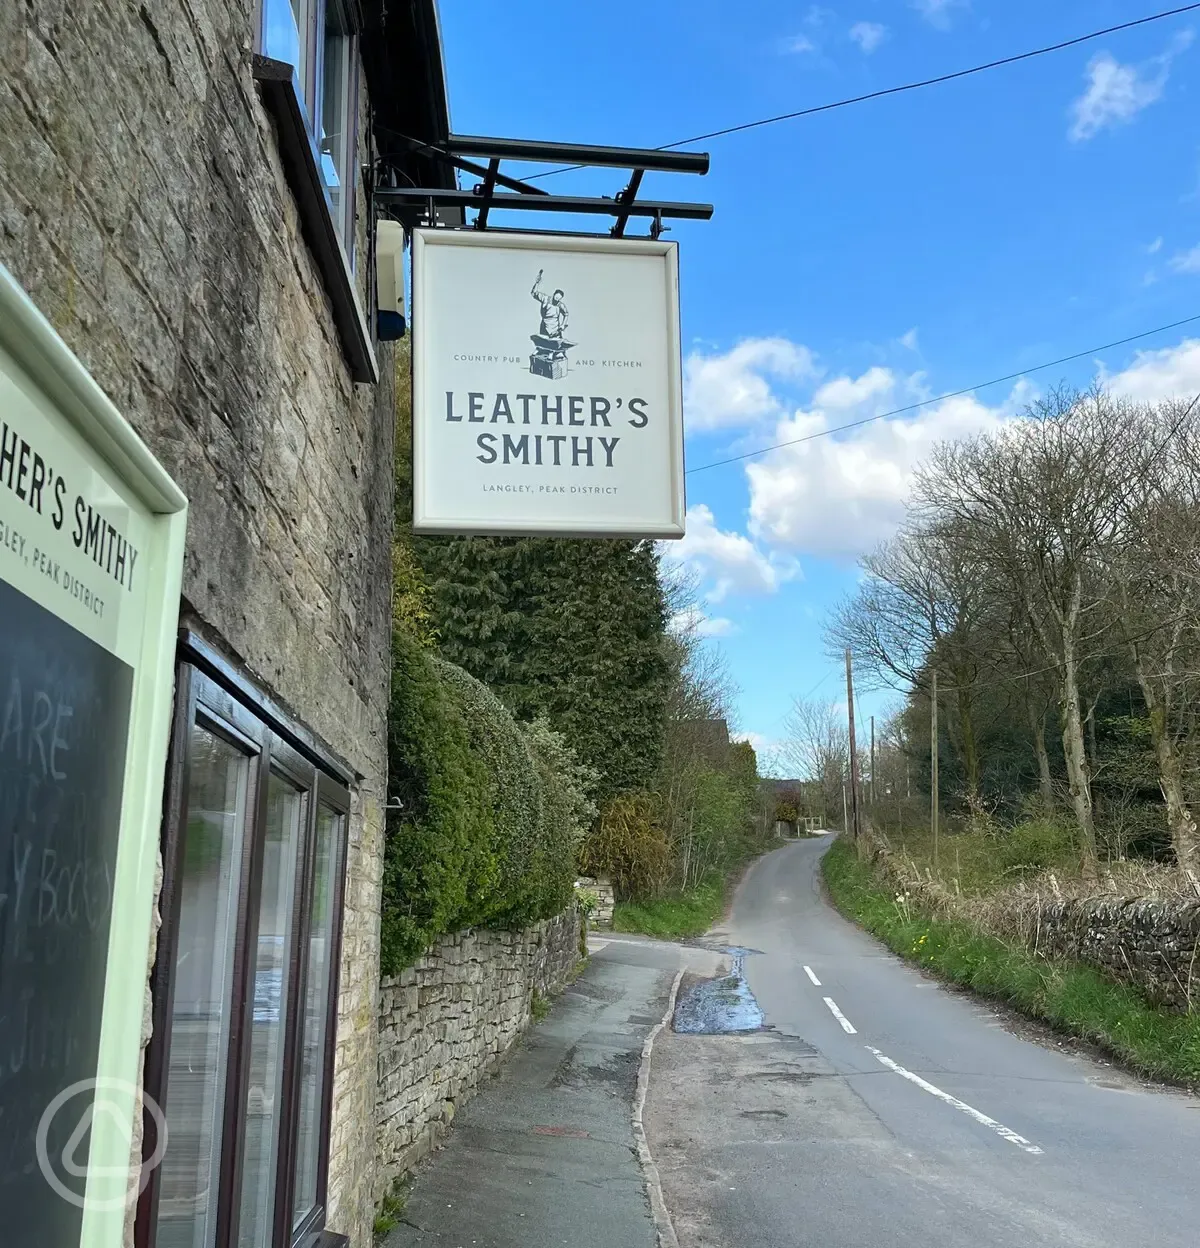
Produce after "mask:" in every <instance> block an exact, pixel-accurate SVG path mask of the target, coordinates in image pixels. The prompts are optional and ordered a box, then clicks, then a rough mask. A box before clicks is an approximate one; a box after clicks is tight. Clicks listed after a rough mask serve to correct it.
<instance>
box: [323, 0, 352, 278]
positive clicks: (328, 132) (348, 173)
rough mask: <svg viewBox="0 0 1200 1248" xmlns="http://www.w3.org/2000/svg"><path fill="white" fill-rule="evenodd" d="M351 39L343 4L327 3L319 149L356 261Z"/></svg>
mask: <svg viewBox="0 0 1200 1248" xmlns="http://www.w3.org/2000/svg"><path fill="white" fill-rule="evenodd" d="M351 52H352V39H351V30H350V23H349V22H348V21H347V20H346V11H345V9H344V7H343V4H342V0H326V9H325V30H324V40H323V44H322V48H321V92H320V95H319V97H318V103H317V116H318V117H319V118H320V121H319V125H318V131H319V140H318V147H319V149H320V152H321V176H322V177H323V178H324V180H325V196H326V198H327V199H328V200H329V208H330V211H331V212H332V213H333V219H334V225H335V226H336V228H337V231H338V237H340V238H341V239H343V241H344V243H345V246H346V254H347V256H349V258H350V260H351V262H353V259H354V216H353V213H352V211H351V209H352V205H353V198H354V196H353V190H354V174H353V171H354V149H353V147H352V146H351V144H350V140H351V138H352V137H353V134H354V127H353V125H352V124H351V115H350V110H351V108H352V107H353V105H354V103H355V100H354V94H355V93H354V91H353V84H352V81H351V64H352V62H351V59H350V58H351Z"/></svg>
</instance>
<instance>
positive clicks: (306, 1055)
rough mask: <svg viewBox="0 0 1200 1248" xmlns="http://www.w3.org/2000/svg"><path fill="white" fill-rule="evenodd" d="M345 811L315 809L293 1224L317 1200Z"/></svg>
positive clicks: (327, 808)
mask: <svg viewBox="0 0 1200 1248" xmlns="http://www.w3.org/2000/svg"><path fill="white" fill-rule="evenodd" d="M342 819H343V816H342V815H340V814H338V813H337V812H336V811H334V810H331V809H330V808H329V807H328V806H324V805H322V806H319V807H318V808H317V843H316V845H315V847H314V855H313V892H312V905H311V909H310V911H309V937H308V971H307V974H306V976H305V985H304V1020H303V1024H302V1027H301V1033H300V1044H301V1052H300V1114H299V1119H298V1121H297V1127H296V1190H295V1193H294V1196H295V1199H294V1202H293V1203H294V1216H293V1225H297V1224H299V1223H300V1222H301V1221H302V1220H303V1219H304V1217H305V1216H306V1215H307V1214H308V1213H309V1212H310V1210H311V1209H312V1208H313V1206H314V1205H316V1203H317V1186H318V1177H319V1175H318V1170H319V1166H320V1160H321V1136H320V1132H321V1105H322V1102H323V1101H324V1093H325V1036H326V1032H327V1030H328V1024H329V1011H330V1009H331V1008H332V1005H333V1003H332V1002H331V1000H330V998H329V986H330V971H331V970H332V968H331V966H330V959H331V958H332V956H333V948H334V936H335V933H334V930H333V920H334V905H333V902H334V895H335V891H336V883H337V876H336V872H337V865H338V852H339V848H338V847H339V846H340V844H341V841H342Z"/></svg>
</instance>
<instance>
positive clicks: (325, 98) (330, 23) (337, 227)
mask: <svg viewBox="0 0 1200 1248" xmlns="http://www.w3.org/2000/svg"><path fill="white" fill-rule="evenodd" d="M262 50H263V53H264V55H266V56H268V57H270V58H271V59H272V60H274V61H276V62H280V63H282V64H284V65H287V66H290V67H291V70H292V84H291V85H292V89H293V90H294V92H295V94H296V96H297V98H298V100H299V103H300V110H301V114H302V122H303V126H304V129H305V131H306V137H307V139H308V142H309V143H310V145H311V147H312V152H313V157H314V159H315V161H316V165H317V169H318V171H319V175H320V182H321V186H322V189H323V191H324V198H325V206H326V208H327V210H328V212H329V216H330V218H331V220H332V223H333V227H334V233H335V234H336V236H337V239H338V241H339V242H340V243H341V245H342V248H343V250H344V251H345V255H346V260H347V262H348V264H349V265H350V267H351V269H353V267H354V155H355V147H356V143H355V139H356V137H357V136H356V134H355V128H354V110H355V108H356V107H357V103H358V100H357V95H358V92H357V81H356V77H355V68H356V66H357V57H356V55H355V48H354V29H353V27H352V25H351V24H350V21H349V18H348V16H347V12H346V7H345V0H262Z"/></svg>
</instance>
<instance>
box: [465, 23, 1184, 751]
mask: <svg viewBox="0 0 1200 1248" xmlns="http://www.w3.org/2000/svg"><path fill="white" fill-rule="evenodd" d="M1160 7H1161V8H1167V7H1171V6H1169V5H1167V4H1162V5H1158V4H1156V3H1155V0H1140V2H1138V3H1135V2H1133V0H1054V3H1053V4H1047V3H1046V2H1045V0H855V2H854V3H848V4H843V3H829V4H821V5H807V4H803V3H784V2H783V0H742V2H741V3H740V4H738V5H736V6H730V5H729V4H728V3H727V0H722V2H720V3H718V2H717V0H686V3H685V0H659V2H658V3H657V4H654V5H646V4H645V3H644V2H637V3H635V2H634V0H609V2H608V3H605V4H603V5H601V4H596V3H575V4H568V5H559V6H546V5H545V4H535V3H530V2H529V0H507V2H506V3H504V4H503V5H501V4H499V3H495V2H492V3H484V2H483V0H456V2H450V0H446V2H445V3H443V4H442V22H443V36H444V41H445V51H446V62H447V72H448V79H449V87H450V101H451V116H452V121H453V125H454V128H455V129H456V130H457V131H458V132H460V133H466V134H487V135H497V136H505V137H521V138H540V139H553V140H562V141H575V142H585V143H587V142H590V143H610V144H620V145H629V146H647V147H651V146H657V145H659V144H662V143H668V142H672V141H674V140H676V139H680V138H685V137H687V136H689V135H692V134H697V133H700V132H703V131H707V130H715V129H718V128H720V127H723V126H728V125H736V124H738V123H739V122H744V121H751V120H754V119H756V118H759V117H764V116H768V115H771V114H775V113H781V112H787V111H791V110H794V109H800V108H805V107H808V106H810V105H814V104H820V103H824V102H826V101H830V100H836V99H840V98H843V97H846V96H851V95H857V94H862V93H865V92H869V91H873V90H877V89H880V88H883V87H887V86H891V85H895V84H899V83H903V82H908V81H911V80H914V79H919V78H925V77H931V76H934V75H937V74H941V73H946V72H951V71H953V70H956V69H961V68H965V67H967V66H970V65H974V64H978V63H981V62H984V61H989V60H994V59H997V58H999V57H1003V56H1007V55H1011V54H1014V53H1018V52H1023V51H1026V50H1028V49H1030V48H1034V47H1040V46H1043V45H1046V44H1050V43H1055V42H1058V41H1060V40H1063V39H1069V38H1071V37H1073V36H1076V35H1079V34H1083V33H1085V32H1087V31H1090V30H1094V29H1097V28H1100V27H1103V26H1110V25H1115V24H1117V23H1120V22H1124V21H1129V20H1132V19H1134V18H1137V17H1142V16H1145V15H1146V14H1148V13H1151V12H1154V11H1156V9H1157V8H1160ZM1193 32H1195V33H1196V34H1200V11H1198V12H1196V13H1193V14H1189V15H1185V16H1183V17H1179V18H1173V19H1169V20H1166V21H1161V22H1156V23H1153V24H1151V25H1148V26H1145V27H1142V28H1140V29H1138V30H1134V31H1129V32H1124V33H1121V34H1117V35H1113V36H1110V37H1107V38H1105V39H1102V40H1099V41H1096V42H1092V43H1088V44H1085V45H1083V46H1081V47H1076V48H1072V49H1069V50H1066V51H1063V52H1059V53H1054V54H1051V55H1048V56H1045V57H1040V58H1037V59H1035V60H1033V61H1029V62H1025V63H1023V64H1020V65H1016V66H1010V67H1006V68H1002V69H998V70H994V71H991V72H988V73H986V74H980V75H977V76H974V77H971V78H967V79H965V80H962V81H959V82H955V83H950V84H945V85H941V86H936V87H931V88H928V89H925V90H921V91H914V92H910V93H908V94H905V95H901V96H895V97H891V98H888V99H883V100H877V101H872V102H868V103H864V104H858V105H853V106H851V107H848V108H844V109H840V110H837V111H835V112H831V113H826V114H823V115H819V116H815V117H809V118H804V119H801V120H797V121H791V122H784V123H782V124H779V125H774V126H768V127H765V128H762V129H759V130H754V131H750V132H748V133H743V134H738V135H732V136H729V137H725V138H721V139H716V140H712V141H711V142H706V143H703V144H700V145H698V146H699V147H700V148H703V149H706V150H708V151H710V152H711V154H712V171H711V173H710V174H709V176H708V177H706V178H703V179H700V178H693V177H678V176H676V177H667V176H659V177H657V178H649V177H648V178H647V181H646V184H645V191H644V193H646V194H648V195H656V196H660V197H662V198H673V199H702V200H706V201H711V202H712V203H713V204H714V205H715V206H716V213H715V215H714V217H713V220H712V221H711V222H709V223H706V224H702V223H687V222H681V223H676V224H675V226H674V227H673V232H672V234H671V235H670V237H673V238H675V239H677V240H678V242H679V244H680V262H681V268H682V284H683V309H682V317H683V340H684V355H685V370H686V378H687V385H686V401H685V418H686V422H687V426H688V441H687V455H688V465H689V469H691V471H690V474H689V477H688V504H689V526H688V527H689V532H688V537H687V538H686V539H684V541H683V542H682V543H679V544H678V545H677V546H676V548H675V551H676V554H677V556H678V557H679V558H681V559H683V560H684V561H686V562H687V563H688V564H689V565H690V566H692V567H693V568H695V569H696V570H697V571H698V572H699V573H700V574H701V575H702V577H703V586H704V594H705V600H704V602H703V604H702V608H703V614H704V624H703V628H704V629H705V630H706V631H707V632H708V633H709V634H711V635H712V636H714V637H715V638H716V639H717V642H718V644H720V645H721V646H722V647H723V649H724V650H725V652H726V653H727V655H728V656H729V659H730V663H731V665H732V668H733V673H734V676H735V678H736V680H737V682H738V685H739V686H740V688H741V698H740V701H739V708H738V717H737V718H738V724H737V726H738V728H739V729H740V730H741V731H742V732H743V733H744V734H749V735H750V736H751V737H752V739H754V740H755V741H756V742H757V743H759V744H760V745H761V746H762V747H764V748H765V749H766V750H768V751H769V750H770V749H771V747H772V745H773V743H776V742H778V741H779V740H780V739H781V738H782V736H783V721H784V718H785V716H786V714H787V712H788V708H789V705H790V701H791V699H792V697H794V696H797V695H799V696H805V695H811V696H815V697H818V698H829V699H830V700H835V701H836V700H838V699H839V698H842V699H844V689H843V688H842V685H841V673H840V669H839V667H838V666H837V665H836V664H834V663H831V662H830V661H829V660H828V659H827V658H826V656H825V652H824V646H823V641H822V626H823V621H824V619H825V617H826V615H827V613H828V611H829V609H830V608H831V606H833V605H834V604H835V603H836V602H837V601H838V599H839V598H840V597H841V596H842V595H843V594H845V593H846V592H847V591H849V590H851V589H852V588H853V586H854V584H855V581H856V577H857V572H856V567H855V559H856V558H857V556H859V555H860V554H862V553H863V552H864V551H866V550H869V549H870V548H872V547H873V546H874V545H876V544H877V543H878V542H879V541H880V540H883V539H885V538H886V537H887V536H889V534H890V533H892V532H893V531H894V529H895V526H896V524H897V522H898V520H899V518H900V517H901V515H902V512H903V503H904V497H905V494H906V490H907V481H908V477H909V474H910V473H911V470H912V468H913V466H914V465H915V464H916V463H917V462H919V461H920V459H921V458H922V456H923V454H924V453H925V452H926V451H927V450H928V448H929V447H930V446H931V445H932V444H933V443H934V442H936V441H937V440H939V439H941V438H945V437H952V436H957V435H961V434H964V433H968V432H974V431H976V430H979V429H986V428H990V427H994V426H995V425H996V424H997V423H999V422H1001V421H1003V420H1005V419H1009V418H1011V417H1012V416H1013V415H1014V414H1015V413H1016V412H1018V411H1019V410H1020V406H1021V404H1022V403H1023V402H1024V401H1026V400H1027V399H1028V398H1029V397H1030V396H1031V395H1033V394H1035V393H1037V392H1038V391H1040V390H1044V389H1045V388H1046V387H1047V386H1048V385H1050V384H1052V383H1054V382H1056V381H1059V380H1062V379H1067V380H1070V381H1074V382H1078V383H1086V382H1087V381H1089V380H1090V379H1091V378H1093V377H1095V376H1097V375H1100V376H1103V377H1104V378H1105V379H1106V380H1108V381H1110V383H1111V384H1113V385H1114V386H1116V387H1117V388H1119V389H1122V390H1125V391H1127V392H1129V393H1131V394H1134V395H1136V396H1138V397H1143V398H1154V397H1157V396H1160V395H1169V394H1176V393H1184V392H1186V391H1194V390H1197V389H1200V322H1197V323H1196V324H1194V325H1192V326H1189V327H1186V328H1184V329H1177V330H1174V331H1171V332H1168V333H1165V334H1161V335H1158V336H1156V337H1153V338H1149V339H1146V340H1144V341H1143V342H1141V343H1139V344H1137V345H1136V346H1127V347H1123V348H1118V349H1115V350H1112V351H1108V352H1102V353H1099V354H1097V355H1096V356H1095V357H1094V358H1089V359H1085V360H1082V361H1080V362H1079V363H1077V364H1074V365H1071V366H1065V367H1062V368H1059V369H1057V370H1054V371H1052V372H1049V373H1047V372H1039V373H1036V374H1032V375H1031V376H1030V377H1029V378H1028V379H1023V380H1020V381H1018V382H1015V383H1012V382H1010V383H1006V384H1004V385H1000V386H994V387H991V388H989V389H984V390H978V391H976V392H975V393H974V394H972V395H970V396H966V397H964V398H960V399H956V400H950V401H947V402H945V403H941V404H935V405H933V406H931V407H927V408H924V409H922V410H921V411H919V412H917V413H912V414H910V415H907V416H904V417H899V418H893V419H888V420H884V421H879V422H876V423H874V424H871V425H868V426H866V427H865V428H863V429H860V430H857V431H854V432H851V433H847V434H842V435H836V436H833V437H823V438H819V439H816V440H814V441H810V442H807V443H804V444H803V445H801V446H798V447H794V448H790V449H787V450H782V451H776V452H774V453H772V454H769V455H766V456H763V457H761V458H757V459H753V460H749V461H747V462H745V463H742V464H732V465H729V466H726V467H721V468H714V469H711V470H708V471H696V469H698V468H699V467H700V466H702V465H704V464H707V463H709V462H710V461H712V460H715V459H721V458H724V457H726V456H728V455H730V454H738V453H740V452H741V451H745V450H750V449H753V448H756V447H761V446H766V445H768V444H770V443H774V442H777V441H783V440H786V439H787V438H789V437H791V438H795V437H798V436H801V435H803V434H806V433H811V432H816V431H818V430H820V429H823V428H828V427H830V426H833V425H840V424H843V423H846V422H848V421H853V420H857V419H861V418H862V417H864V416H872V415H875V414H877V413H880V412H884V411H888V410H890V409H892V408H896V407H899V406H901V405H903V404H906V403H911V402H913V401H914V400H917V399H922V398H928V397H931V396H935V395H938V394H943V393H946V392H949V391H953V390H957V389H959V388H962V387H968V386H973V385H976V384H977V383H979V382H981V381H983V380H986V379H988V378H991V377H996V376H1000V375H1003V374H1007V373H1012V372H1016V371H1018V370H1021V369H1026V368H1031V367H1032V366H1034V365H1036V364H1039V363H1042V362H1045V361H1048V360H1052V359H1054V358H1056V357H1059V356H1063V355H1067V354H1071V353H1074V352H1077V351H1082V350H1085V349H1090V348H1092V347H1094V346H1096V345H1098V344H1102V343H1106V342H1111V341H1114V340H1116V339H1120V338H1124V337H1126V336H1129V335H1133V334H1138V333H1141V332H1142V331H1144V330H1147V329H1151V328H1153V327H1155V326H1159V325H1164V324H1166V323H1168V322H1171V321H1176V320H1180V319H1182V318H1185V317H1190V316H1195V315H1197V314H1200V102H1198V100H1197V95H1198V94H1200V92H1198V89H1197V83H1198V82H1200V79H1198V78H1197V70H1198V69H1200V40H1195V39H1194V35H1193ZM620 183H621V175H620V174H619V173H617V172H608V173H605V174H601V175H582V174H578V173H575V174H566V175H563V176H560V177H558V178H555V179H553V180H552V182H550V183H547V184H546V185H554V186H555V187H556V189H558V190H560V191H561V192H563V193H579V194H586V193H603V194H612V193H615V191H616V190H618V189H620ZM574 224H575V228H578V225H577V222H576V223H574ZM891 700H892V699H891V698H890V697H889V696H888V695H886V694H883V693H870V692H867V693H864V696H863V698H862V703H863V709H864V710H865V711H866V712H867V713H871V712H872V711H882V709H883V708H884V706H885V705H886V704H887V703H888V702H889V701H891Z"/></svg>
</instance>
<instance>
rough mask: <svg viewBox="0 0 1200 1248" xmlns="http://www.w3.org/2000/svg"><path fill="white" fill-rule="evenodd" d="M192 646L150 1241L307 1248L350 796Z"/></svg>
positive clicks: (311, 752)
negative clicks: (161, 1133) (161, 1142)
mask: <svg viewBox="0 0 1200 1248" xmlns="http://www.w3.org/2000/svg"><path fill="white" fill-rule="evenodd" d="M189 645H190V646H195V647H197V650H196V654H195V656H193V655H191V654H190V653H189V654H188V658H189V659H191V658H193V657H195V659H196V662H195V663H194V662H192V661H185V662H183V663H181V665H180V669H179V674H180V675H179V696H178V705H177V709H176V725H175V731H174V736H173V743H172V762H171V769H170V774H169V777H168V799H167V802H168V805H167V810H168V815H167V819H166V822H165V826H164V837H163V862H164V884H163V895H162V910H163V928H162V932H161V933H160V937H159V946H158V958H157V962H156V966H155V971H154V1010H155V1017H154V1034H153V1039H152V1041H151V1047H150V1051H149V1055H148V1058H147V1069H146V1085H147V1092H148V1093H149V1095H150V1096H152V1097H154V1099H155V1100H156V1101H158V1103H159V1105H160V1106H161V1108H162V1110H163V1113H164V1115H165V1117H166V1122H167V1131H168V1135H167V1147H166V1152H165V1154H164V1156H163V1160H162V1164H161V1165H160V1166H159V1168H158V1170H157V1171H156V1172H155V1174H154V1175H152V1176H151V1178H150V1181H149V1183H148V1185H147V1187H146V1191H145V1192H144V1193H143V1196H142V1200H141V1203H140V1205H139V1208H138V1220H137V1242H138V1244H139V1248H217V1246H218V1245H220V1246H222V1248H224V1246H225V1245H237V1246H238V1248H292V1245H298V1244H300V1243H301V1242H302V1241H305V1242H307V1241H309V1240H310V1239H311V1238H312V1236H313V1235H314V1233H316V1232H321V1231H322V1230H323V1229H324V1219H325V1206H326V1190H325V1189H326V1169H327V1165H328V1153H329V1149H328V1136H329V1119H330V1102H331V1092H332V1068H333V1051H334V1043H335V1039H336V1037H335V1024H336V1009H335V1004H336V1001H337V970H338V958H339V952H340V940H339V934H340V926H341V898H342V891H343V881H344V875H345V852H346V836H347V812H348V808H349V794H348V791H347V789H346V788H345V786H344V784H343V783H342V782H341V779H342V772H341V769H340V768H339V766H338V765H337V764H336V763H335V762H333V760H329V759H327V758H325V757H324V755H323V752H322V751H321V750H320V749H319V747H316V746H315V745H312V743H311V742H309V739H308V738H307V736H306V735H305V734H304V733H303V730H302V729H299V728H298V727H296V726H294V725H288V724H287V723H286V722H285V721H283V720H282V717H281V715H280V713H279V712H277V711H276V710H275V708H273V707H271V706H270V705H269V704H268V703H266V702H265V700H262V699H259V698H256V697H251V696H246V690H245V688H244V687H243V686H242V685H241V683H240V681H238V680H237V678H236V677H233V676H231V677H230V678H229V679H228V680H223V679H221V676H222V673H221V672H220V671H219V670H218V669H217V667H216V663H217V662H218V661H216V660H215V659H214V657H213V656H212V654H211V652H210V651H207V649H206V648H203V647H201V646H200V643H189ZM202 668H203V670H202ZM289 729H291V730H289ZM306 746H311V747H312V748H306ZM151 1122H152V1120H151V1119H149V1118H147V1123H148V1125H149V1124H150V1123H151ZM153 1143H154V1142H153V1141H152V1140H150V1139H148V1140H147V1145H146V1151H147V1152H150V1151H152V1149H153ZM332 1238H333V1237H329V1236H326V1240H327V1241H329V1240H331V1239H332Z"/></svg>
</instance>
